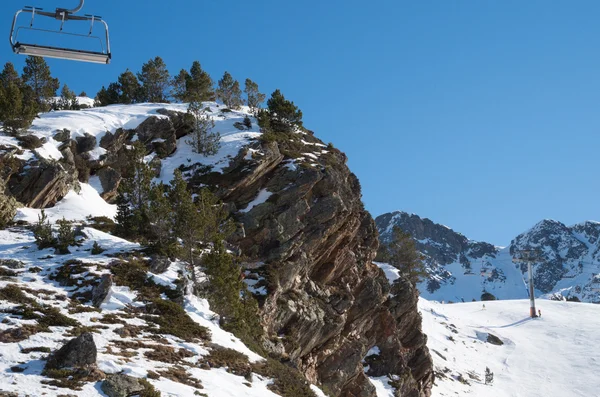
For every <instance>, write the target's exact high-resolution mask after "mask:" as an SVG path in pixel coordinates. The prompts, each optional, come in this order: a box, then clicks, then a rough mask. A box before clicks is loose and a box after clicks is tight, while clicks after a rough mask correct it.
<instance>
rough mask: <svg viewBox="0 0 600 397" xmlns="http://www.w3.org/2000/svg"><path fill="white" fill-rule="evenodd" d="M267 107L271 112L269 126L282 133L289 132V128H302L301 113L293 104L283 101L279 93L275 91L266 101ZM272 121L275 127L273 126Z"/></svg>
mask: <svg viewBox="0 0 600 397" xmlns="http://www.w3.org/2000/svg"><path fill="white" fill-rule="evenodd" d="M267 107H268V108H269V112H271V125H272V127H276V129H281V130H283V131H285V130H289V126H293V125H296V126H298V127H301V126H302V111H301V110H300V109H298V107H297V106H296V105H294V102H291V101H288V100H287V99H285V97H284V96H283V94H282V93H281V91H279V90H275V91H274V92H273V94H271V98H269V100H268V101H267ZM274 121H275V122H277V123H276V124H277V126H274V125H273V124H274ZM286 127H288V128H286Z"/></svg>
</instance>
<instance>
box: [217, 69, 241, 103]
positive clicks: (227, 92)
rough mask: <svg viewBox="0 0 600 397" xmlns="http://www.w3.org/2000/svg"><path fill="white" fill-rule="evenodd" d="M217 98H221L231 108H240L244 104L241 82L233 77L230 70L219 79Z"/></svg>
mask: <svg viewBox="0 0 600 397" xmlns="http://www.w3.org/2000/svg"><path fill="white" fill-rule="evenodd" d="M217 98H219V99H220V100H221V101H223V103H224V104H225V106H227V107H228V108H230V109H239V107H240V106H242V103H243V101H242V90H240V83H239V82H238V81H237V80H234V79H233V77H231V74H229V72H225V74H223V78H222V79H221V80H219V87H218V88H217Z"/></svg>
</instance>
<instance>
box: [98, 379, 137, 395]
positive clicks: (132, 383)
mask: <svg viewBox="0 0 600 397" xmlns="http://www.w3.org/2000/svg"><path fill="white" fill-rule="evenodd" d="M101 388H102V391H103V392H104V393H105V394H106V395H107V396H108V397H129V396H134V395H137V394H139V393H141V392H143V391H144V385H142V383H141V382H140V381H139V380H138V379H137V378H134V377H132V376H128V375H124V374H114V375H108V376H107V377H106V379H105V380H104V382H102V386H101Z"/></svg>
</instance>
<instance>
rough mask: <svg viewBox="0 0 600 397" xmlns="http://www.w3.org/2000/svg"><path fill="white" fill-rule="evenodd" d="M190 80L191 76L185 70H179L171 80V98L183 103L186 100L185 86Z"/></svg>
mask: <svg viewBox="0 0 600 397" xmlns="http://www.w3.org/2000/svg"><path fill="white" fill-rule="evenodd" d="M191 78H192V76H191V75H190V74H189V73H188V71H187V70H185V69H181V70H180V71H179V74H178V75H177V76H175V77H174V78H173V81H172V82H171V85H172V87H173V88H172V89H171V96H172V97H173V98H175V99H176V100H177V101H180V102H185V101H186V99H187V98H188V92H187V86H188V84H189V81H190V79H191Z"/></svg>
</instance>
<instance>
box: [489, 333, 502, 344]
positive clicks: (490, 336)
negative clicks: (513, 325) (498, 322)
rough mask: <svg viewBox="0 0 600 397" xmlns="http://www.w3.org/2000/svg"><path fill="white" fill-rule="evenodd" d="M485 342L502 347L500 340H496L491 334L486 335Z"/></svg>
mask: <svg viewBox="0 0 600 397" xmlns="http://www.w3.org/2000/svg"><path fill="white" fill-rule="evenodd" d="M486 342H487V343H491V344H492V345H496V346H502V345H503V344H504V342H502V339H500V338H498V337H497V336H496V335H493V334H488V336H487V340H486Z"/></svg>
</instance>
